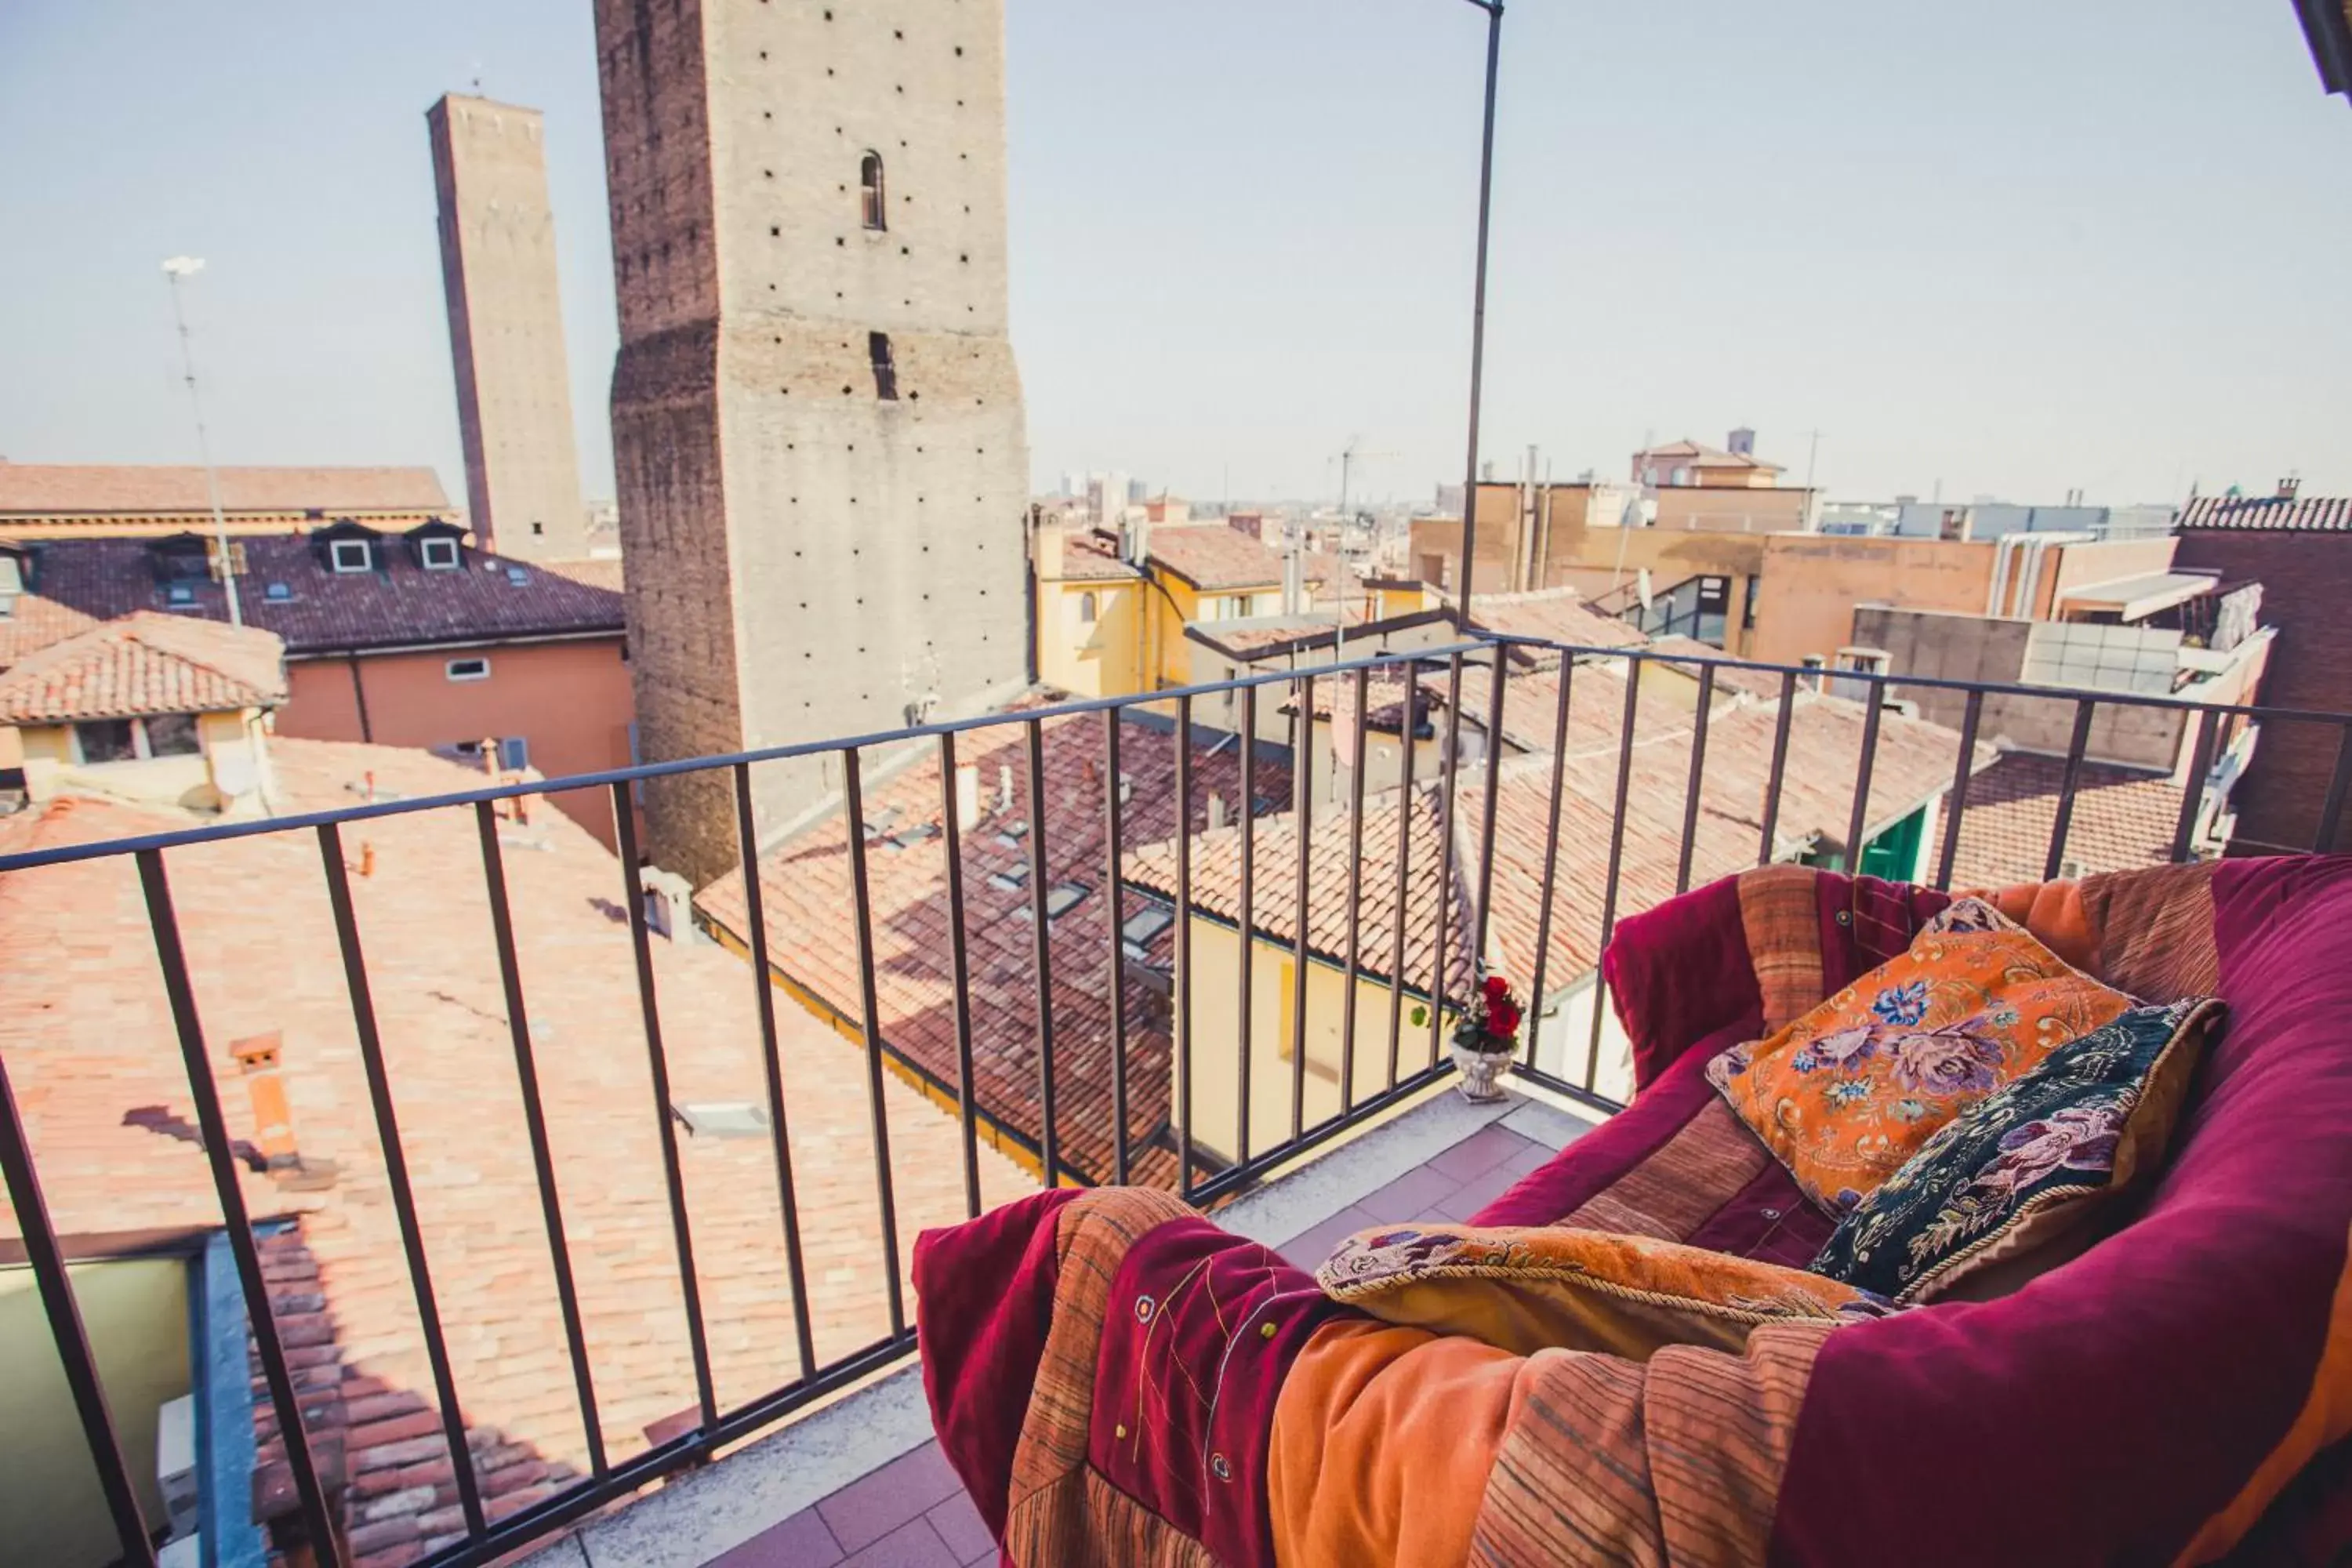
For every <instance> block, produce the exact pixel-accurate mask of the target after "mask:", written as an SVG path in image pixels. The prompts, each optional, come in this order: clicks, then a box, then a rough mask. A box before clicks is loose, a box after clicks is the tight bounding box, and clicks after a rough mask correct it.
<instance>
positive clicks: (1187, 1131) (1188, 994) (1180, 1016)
mask: <svg viewBox="0 0 2352 1568" xmlns="http://www.w3.org/2000/svg"><path fill="white" fill-rule="evenodd" d="M1171 988H1172V989H1173V990H1174V991H1175V993H1176V997H1175V1001H1176V1006H1175V1015H1176V1018H1175V1022H1176V1191H1177V1194H1178V1195H1179V1196H1181V1197H1183V1198H1186V1199H1190V1198H1191V1197H1192V699H1191V698H1190V697H1179V698H1178V699H1177V700H1176V974H1175V984H1174V985H1173V986H1172V987H1171Z"/></svg>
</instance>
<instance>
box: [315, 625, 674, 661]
mask: <svg viewBox="0 0 2352 1568" xmlns="http://www.w3.org/2000/svg"><path fill="white" fill-rule="evenodd" d="M628 631H629V628H628V627H627V626H625V625H622V626H604V627H597V628H594V629H592V630H587V631H573V632H526V633H524V634H522V635H520V636H519V637H447V638H441V639H437V640H436V641H432V642H404V643H362V644H359V645H356V646H346V645H343V644H340V643H339V644H335V645H333V646H328V645H325V644H321V645H320V646H318V647H304V648H299V649H298V648H293V647H289V648H288V649H287V650H286V660H287V662H288V663H289V664H292V663H295V662H297V661H308V660H312V659H321V658H373V657H375V656H376V655H377V654H383V653H432V652H435V651H436V650H437V649H442V648H460V647H529V646H530V645H532V644H535V643H558V642H603V641H604V640H606V639H608V638H612V637H626V636H628ZM281 635H282V634H281Z"/></svg>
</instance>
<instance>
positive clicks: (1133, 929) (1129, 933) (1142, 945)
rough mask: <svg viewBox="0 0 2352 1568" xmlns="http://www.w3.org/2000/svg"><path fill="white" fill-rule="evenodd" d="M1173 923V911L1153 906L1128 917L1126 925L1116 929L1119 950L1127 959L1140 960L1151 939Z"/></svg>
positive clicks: (1174, 918) (1174, 921)
mask: <svg viewBox="0 0 2352 1568" xmlns="http://www.w3.org/2000/svg"><path fill="white" fill-rule="evenodd" d="M1175 923H1176V913H1175V911H1174V910H1163V909H1161V908H1160V907H1159V906H1158V905H1156V904H1155V905H1154V906H1152V907H1151V908H1150V909H1148V910H1139V911H1138V912H1136V913H1134V914H1131V915H1129V916H1128V917H1127V923H1126V924H1124V925H1122V926H1120V927H1119V928H1118V938H1119V947H1120V950H1121V951H1123V952H1125V953H1126V954H1127V955H1128V956H1129V958H1141V957H1142V956H1143V955H1144V953H1145V952H1146V951H1147V950H1149V949H1150V946H1151V942H1152V939H1154V938H1155V937H1157V936H1159V934H1160V932H1161V931H1166V930H1167V929H1168V928H1169V927H1170V926H1172V925H1174V924H1175Z"/></svg>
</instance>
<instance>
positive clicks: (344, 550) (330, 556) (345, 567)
mask: <svg viewBox="0 0 2352 1568" xmlns="http://www.w3.org/2000/svg"><path fill="white" fill-rule="evenodd" d="M327 564H329V565H330V566H332V567H333V568H334V569H335V570H336V571H338V572H368V571H373V569H374V566H375V552H373V550H372V549H371V548H370V547H369V545H368V542H367V541H366V540H364V539H336V540H331V541H329V542H328V544H327Z"/></svg>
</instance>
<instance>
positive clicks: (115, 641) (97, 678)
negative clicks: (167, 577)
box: [0, 610, 286, 724]
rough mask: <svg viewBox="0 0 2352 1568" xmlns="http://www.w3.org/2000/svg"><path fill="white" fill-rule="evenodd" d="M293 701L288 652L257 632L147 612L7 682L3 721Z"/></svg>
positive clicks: (24, 668) (60, 646) (3, 683)
mask: <svg viewBox="0 0 2352 1568" xmlns="http://www.w3.org/2000/svg"><path fill="white" fill-rule="evenodd" d="M285 700H286V645H285V644H284V643H282V642H280V641H279V640H278V634H277V633H275V632H268V631H264V630H262V629H261V628H260V627H258V626H224V625H222V624H220V623H218V622H215V621H199V620H194V619H191V618H189V617H187V616H167V615H163V614H160V613H159V612H157V611H154V610H141V611H138V612H136V613H135V614H132V615H129V616H124V617H123V618H122V619H121V620H119V621H109V622H108V623H106V624H105V625H104V626H98V627H95V628H94V629H92V630H89V631H86V632H83V633H81V634H80V635H79V636H77V637H68V638H67V639H66V640H64V641H63V642H58V643H53V644H51V645H50V646H49V647H45V648H43V649H41V650H40V651H39V652H37V653H35V654H33V655H32V656H31V657H30V658H25V659H22V660H20V661H19V662H18V663H16V665H15V666H13V667H12V668H9V670H8V671H7V672H6V673H5V675H0V723H5V724H39V723H55V722H60V721H75V720H81V719H127V718H130V717H131V716H132V715H134V714H142V713H217V712H221V711H224V710H232V709H238V708H273V707H276V706H277V705H278V704H279V703H282V702H284V701H285Z"/></svg>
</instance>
